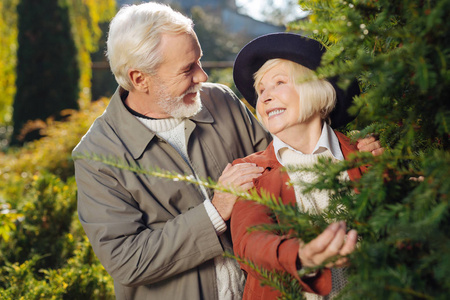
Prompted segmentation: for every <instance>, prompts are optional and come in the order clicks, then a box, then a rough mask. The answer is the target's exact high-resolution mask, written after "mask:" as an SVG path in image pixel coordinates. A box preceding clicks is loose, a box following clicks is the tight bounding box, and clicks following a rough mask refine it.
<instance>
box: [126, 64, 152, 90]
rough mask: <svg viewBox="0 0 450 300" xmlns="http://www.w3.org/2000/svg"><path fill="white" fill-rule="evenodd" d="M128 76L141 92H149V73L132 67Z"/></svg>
mask: <svg viewBox="0 0 450 300" xmlns="http://www.w3.org/2000/svg"><path fill="white" fill-rule="evenodd" d="M128 77H129V78H130V80H131V82H132V83H133V87H134V88H135V90H137V91H139V92H147V91H148V90H149V79H150V76H149V75H147V74H145V73H143V72H141V71H139V70H136V69H130V70H129V71H128Z"/></svg>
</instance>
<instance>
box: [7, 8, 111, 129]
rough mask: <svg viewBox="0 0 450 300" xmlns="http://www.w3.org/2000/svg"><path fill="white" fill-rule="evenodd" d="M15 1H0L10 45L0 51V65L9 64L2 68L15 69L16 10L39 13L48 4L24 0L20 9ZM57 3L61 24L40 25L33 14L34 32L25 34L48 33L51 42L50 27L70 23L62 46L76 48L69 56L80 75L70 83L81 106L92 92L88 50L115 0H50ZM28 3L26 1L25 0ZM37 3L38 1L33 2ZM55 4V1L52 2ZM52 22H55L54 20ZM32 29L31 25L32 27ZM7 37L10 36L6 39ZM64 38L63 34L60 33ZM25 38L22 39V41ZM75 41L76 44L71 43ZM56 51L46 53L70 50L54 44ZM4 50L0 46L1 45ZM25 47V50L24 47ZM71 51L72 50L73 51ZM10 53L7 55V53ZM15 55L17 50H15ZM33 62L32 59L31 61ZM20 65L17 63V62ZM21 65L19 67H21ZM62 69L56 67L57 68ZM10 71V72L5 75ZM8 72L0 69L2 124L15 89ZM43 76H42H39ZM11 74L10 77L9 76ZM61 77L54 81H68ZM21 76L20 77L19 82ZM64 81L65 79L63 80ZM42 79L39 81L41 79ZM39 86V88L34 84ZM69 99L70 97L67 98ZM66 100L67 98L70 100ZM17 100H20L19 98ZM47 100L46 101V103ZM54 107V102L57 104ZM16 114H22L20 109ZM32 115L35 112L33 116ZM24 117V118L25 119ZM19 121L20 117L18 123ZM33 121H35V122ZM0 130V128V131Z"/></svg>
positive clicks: (92, 47)
mask: <svg viewBox="0 0 450 300" xmlns="http://www.w3.org/2000/svg"><path fill="white" fill-rule="evenodd" d="M17 2H19V1H18V0H6V2H2V4H1V5H0V12H2V14H4V15H5V16H6V17H5V19H3V18H2V21H3V20H5V22H6V21H8V20H9V21H8V24H7V25H8V26H9V28H8V29H4V30H2V29H1V28H2V27H1V26H0V37H2V39H3V40H5V45H9V47H5V49H7V51H5V52H3V51H2V54H1V55H0V59H1V63H2V64H1V65H2V66H9V68H8V69H7V68H5V69H4V70H6V71H7V70H11V69H13V70H14V69H15V66H16V61H17V59H16V47H15V45H17V37H16V36H17V34H16V35H14V32H16V31H17V26H15V23H14V20H15V19H17V14H18V13H19V14H21V13H22V12H23V13H24V14H27V13H28V14H32V13H35V14H38V13H39V11H40V10H42V9H43V8H44V7H45V6H46V5H50V3H39V4H33V3H34V2H36V1H26V0H24V1H23V2H24V3H23V4H22V8H19V12H17V11H16V5H17ZM52 2H55V3H57V7H58V9H57V10H60V9H61V8H62V9H63V10H65V12H64V14H65V17H64V18H63V20H60V22H62V23H61V24H63V23H64V24H65V25H64V26H62V25H61V24H60V26H53V27H50V28H49V29H48V30H44V29H43V27H42V26H38V25H37V24H36V22H37V21H38V20H39V18H35V19H34V20H33V24H32V25H33V26H34V30H35V33H33V32H32V31H29V32H28V34H32V35H31V36H29V38H37V37H44V36H49V37H45V38H47V39H49V41H50V40H52V41H51V42H53V41H54V40H55V38H56V36H54V37H53V38H52V37H51V32H52V31H53V30H57V28H60V27H61V28H60V29H62V27H64V28H66V29H67V26H69V28H68V30H66V32H68V36H66V38H68V40H66V41H65V42H68V44H67V45H64V44H63V46H62V47H68V48H72V49H75V50H76V51H75V53H73V54H72V59H73V61H74V62H75V63H76V64H77V66H78V67H77V68H78V69H79V71H78V73H79V75H78V76H77V77H78V81H77V82H75V84H73V85H72V86H73V87H75V88H78V93H77V95H76V105H79V106H82V107H86V106H87V105H88V104H89V102H90V100H91V96H90V95H91V93H90V87H91V77H92V71H91V59H90V53H92V52H94V51H96V50H97V47H98V39H99V38H100V36H101V29H100V27H99V24H100V23H101V22H104V21H105V20H108V19H110V17H111V16H112V15H114V13H115V11H116V3H115V1H114V0H102V1H81V0H63V1H52ZM27 3H28V4H27ZM36 3H37V2H36ZM33 5H36V9H33V8H32V7H33ZM55 5H56V4H55ZM43 13H44V19H43V20H44V21H45V18H47V19H48V18H49V17H51V16H52V15H54V14H55V10H46V11H44V12H43ZM45 14H47V15H45ZM54 24H55V25H56V24H57V23H54ZM32 29H33V28H32ZM6 38H9V39H6ZM63 38H64V37H63ZM22 39H26V37H23V38H22ZM22 42H24V41H22ZM27 43H28V44H29V45H31V44H32V42H31V41H27ZM34 43H36V41H34ZM69 44H71V45H72V46H69ZM74 45H75V47H74ZM44 46H46V45H44ZM53 48H54V50H52V51H54V52H55V55H51V56H50V55H47V57H48V58H51V59H52V60H58V59H61V56H62V55H63V54H66V55H67V54H69V52H70V51H72V50H70V51H62V50H63V49H64V48H59V49H58V47H53ZM2 50H3V48H2ZM23 51H26V50H23ZM38 51H40V50H39V49H38V50H37V51H35V54H37V52H38ZM72 52H73V51H72ZM45 53H50V52H48V51H47V52H45ZM7 55H9V56H7ZM17 55H18V53H17ZM32 63H33V64H34V62H32ZM42 63H43V62H42V57H41V58H40V59H39V60H37V62H36V65H35V66H34V67H38V66H37V64H41V66H42ZM33 64H31V63H30V64H28V65H25V64H24V63H22V65H21V66H23V68H27V67H28V68H30V69H31V68H32V67H33ZM56 65H58V63H56ZM63 66H64V65H60V68H63ZM18 68H19V66H18ZM21 68H22V67H21ZM0 71H2V72H3V69H0ZM59 71H61V70H57V71H56V72H59ZM47 72H49V70H48V69H47ZM51 73H52V74H56V73H55V72H53V71H52V72H51ZM8 74H9V75H8ZM8 74H7V76H3V73H0V75H2V77H0V78H1V79H2V80H1V84H2V86H3V85H5V86H7V87H8V89H5V91H6V92H7V94H6V96H7V97H6V98H5V99H2V103H4V104H5V105H4V106H3V105H2V106H1V108H0V110H1V111H2V112H6V113H5V114H3V115H2V117H3V116H4V118H3V119H1V120H0V124H2V125H8V112H10V111H12V109H11V105H12V97H13V96H14V93H15V90H16V88H15V85H14V84H11V80H13V81H14V79H15V72H11V71H9V73H8ZM42 77H44V76H41V78H42ZM11 78H12V79H11ZM27 78H28V80H29V82H30V83H31V84H38V83H39V81H36V80H31V77H29V76H27ZM61 78H64V77H58V79H59V81H56V82H55V83H59V85H65V84H66V83H65V82H67V85H68V81H69V78H64V79H61ZM23 80H24V79H20V81H21V82H24V81H23ZM63 81H64V82H63ZM17 83H18V84H19V79H17ZM41 83H42V81H41ZM48 84H52V83H50V82H48ZM52 88H53V89H55V88H56V89H62V87H61V88H60V87H58V84H54V85H53V86H52ZM30 89H35V88H34V87H33V86H32V85H28V86H27V90H28V92H26V93H31V91H30ZM37 89H39V88H37ZM8 97H9V98H10V100H8ZM19 97H20V98H22V96H20V95H19ZM40 101H44V100H40ZM65 101H67V99H60V102H61V103H64V102H65ZM70 101H72V100H70ZM70 101H69V102H70ZM19 102H20V101H19ZM33 102H39V101H37V100H36V99H34V100H33ZM47 102H48V101H46V103H47ZM29 105H31V106H30V109H26V108H21V107H22V104H19V103H18V104H17V106H18V109H17V110H18V111H20V110H32V107H33V104H32V103H29ZM56 107H57V106H56ZM67 107H74V106H73V105H68V106H67ZM19 114H23V112H22V113H20V112H19ZM33 117H34V116H33ZM25 119H28V117H27V116H26V114H25ZM25 121H26V120H25ZM20 122H22V121H19V123H20ZM35 124H36V123H35ZM37 124H41V125H40V127H42V126H45V124H43V122H40V123H37ZM18 127H20V126H16V129H15V131H14V135H15V136H17V133H18V131H17V130H18V129H19V128H18ZM2 128H3V129H2V132H3V131H5V127H2ZM0 134H1V132H0Z"/></svg>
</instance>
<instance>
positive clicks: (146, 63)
mask: <svg viewBox="0 0 450 300" xmlns="http://www.w3.org/2000/svg"><path fill="white" fill-rule="evenodd" d="M193 26H194V24H193V22H192V20H191V19H189V18H188V17H186V16H184V15H182V14H181V13H179V12H176V11H174V10H172V9H171V8H170V7H169V6H167V5H164V4H159V3H155V2H149V3H143V4H139V5H129V6H124V7H122V8H121V9H120V10H119V12H118V13H117V15H116V16H115V17H114V18H113V20H112V21H111V23H110V25H109V32H108V40H107V50H106V56H107V58H108V60H109V64H110V67H111V71H112V72H113V74H114V76H115V78H116V81H117V83H118V84H119V85H120V86H121V87H122V88H124V89H125V90H128V91H130V90H132V89H133V84H132V83H131V80H130V78H129V77H128V71H129V69H131V68H135V69H137V70H140V71H142V72H144V73H147V74H155V72H156V69H157V68H158V66H159V65H160V64H161V63H162V58H163V55H162V53H161V49H160V47H159V46H160V44H161V36H162V34H181V33H187V34H192V35H194V36H195V33H194V30H193Z"/></svg>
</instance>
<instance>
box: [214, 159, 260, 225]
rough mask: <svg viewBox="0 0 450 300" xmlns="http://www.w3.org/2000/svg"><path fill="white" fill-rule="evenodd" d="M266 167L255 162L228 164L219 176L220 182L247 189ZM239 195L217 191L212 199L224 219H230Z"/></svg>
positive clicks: (228, 185) (239, 188)
mask: <svg viewBox="0 0 450 300" xmlns="http://www.w3.org/2000/svg"><path fill="white" fill-rule="evenodd" d="M263 171H264V168H262V167H258V166H257V165H256V164H253V163H241V164H236V165H234V166H233V165H231V164H228V165H227V166H226V167H225V169H224V170H223V172H222V175H220V177H219V181H218V184H219V185H221V186H225V187H230V188H234V189H236V190H241V191H247V190H249V189H251V188H252V187H253V179H254V178H257V177H259V176H261V174H262V172H263ZM237 198H238V197H237V196H236V195H233V194H230V193H225V192H219V191H216V192H215V193H214V197H213V199H212V201H211V202H212V204H213V205H214V207H215V208H216V209H217V211H218V212H219V214H220V216H221V217H222V219H223V220H224V221H228V220H229V219H230V216H231V211H232V210H233V206H234V203H235V202H236V200H237Z"/></svg>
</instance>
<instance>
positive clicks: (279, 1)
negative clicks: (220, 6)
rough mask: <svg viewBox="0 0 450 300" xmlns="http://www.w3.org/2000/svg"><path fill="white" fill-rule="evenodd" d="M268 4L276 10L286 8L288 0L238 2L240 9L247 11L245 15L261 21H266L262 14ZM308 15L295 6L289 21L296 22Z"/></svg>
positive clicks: (237, 0)
mask: <svg viewBox="0 0 450 300" xmlns="http://www.w3.org/2000/svg"><path fill="white" fill-rule="evenodd" d="M268 2H272V3H273V4H271V5H273V7H274V8H282V7H284V6H286V5H287V4H286V2H288V1H286V0H271V1H267V0H236V5H237V6H238V7H242V8H243V9H245V13H246V14H247V15H249V16H251V17H252V18H254V19H256V20H260V21H265V18H264V15H263V14H262V13H261V12H262V8H263V6H264V5H267V3H268ZM306 14H307V13H306V12H304V11H302V10H301V9H300V7H299V6H298V5H297V4H295V5H294V9H293V10H292V15H291V16H289V18H288V21H291V20H294V19H296V18H298V17H303V16H305V15H306Z"/></svg>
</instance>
